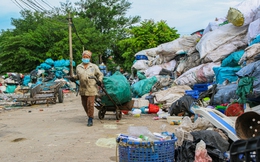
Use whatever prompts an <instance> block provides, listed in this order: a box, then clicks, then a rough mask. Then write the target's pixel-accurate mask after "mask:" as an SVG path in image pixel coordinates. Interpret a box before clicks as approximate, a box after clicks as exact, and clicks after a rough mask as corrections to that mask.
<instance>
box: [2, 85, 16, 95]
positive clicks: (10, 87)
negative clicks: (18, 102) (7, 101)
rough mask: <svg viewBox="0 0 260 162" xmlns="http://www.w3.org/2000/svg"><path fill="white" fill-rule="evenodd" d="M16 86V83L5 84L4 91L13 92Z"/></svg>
mask: <svg viewBox="0 0 260 162" xmlns="http://www.w3.org/2000/svg"><path fill="white" fill-rule="evenodd" d="M16 87H17V86H16V85H7V87H6V90H5V92H6V93H14V91H15V89H16Z"/></svg>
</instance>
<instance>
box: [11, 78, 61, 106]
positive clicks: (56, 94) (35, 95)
mask: <svg viewBox="0 0 260 162" xmlns="http://www.w3.org/2000/svg"><path fill="white" fill-rule="evenodd" d="M62 85H63V84H62V82H43V83H41V84H38V85H36V86H34V87H33V88H30V89H29V92H30V93H29V96H26V95H24V96H23V97H18V98H14V99H15V100H16V102H25V103H26V104H28V103H31V104H32V105H33V104H36V102H37V101H46V102H47V105H48V104H49V103H53V104H56V101H57V99H58V101H59V103H62V102H63V99H64V94H63V91H62V88H61V87H62Z"/></svg>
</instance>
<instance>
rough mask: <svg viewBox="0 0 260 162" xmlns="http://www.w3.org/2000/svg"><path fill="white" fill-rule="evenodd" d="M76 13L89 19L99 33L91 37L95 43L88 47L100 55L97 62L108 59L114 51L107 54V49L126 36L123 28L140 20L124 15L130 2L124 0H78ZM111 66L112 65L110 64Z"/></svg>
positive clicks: (111, 48) (112, 48)
mask: <svg viewBox="0 0 260 162" xmlns="http://www.w3.org/2000/svg"><path fill="white" fill-rule="evenodd" d="M76 5H77V6H78V9H77V15H78V16H79V17H82V18H86V19H88V20H89V21H91V22H92V23H93V25H94V27H95V29H96V30H98V31H99V32H100V34H99V35H95V36H93V37H92V40H91V41H94V42H95V45H94V44H93V45H92V46H88V49H90V50H91V51H93V52H94V53H97V54H98V55H99V56H101V57H100V60H99V63H100V62H104V63H106V64H109V63H110V62H109V61H108V60H109V58H110V57H111V56H113V55H114V52H112V53H111V54H109V55H108V54H107V50H108V49H110V50H112V51H115V49H114V47H115V44H116V43H117V42H118V41H119V40H122V39H124V38H125V37H126V32H125V29H127V28H129V27H130V26H131V25H132V24H135V23H138V22H139V21H140V17H139V16H134V17H126V12H127V10H128V9H130V7H131V3H129V2H128V1H126V0H80V2H78V3H76ZM111 66H112V65H111Z"/></svg>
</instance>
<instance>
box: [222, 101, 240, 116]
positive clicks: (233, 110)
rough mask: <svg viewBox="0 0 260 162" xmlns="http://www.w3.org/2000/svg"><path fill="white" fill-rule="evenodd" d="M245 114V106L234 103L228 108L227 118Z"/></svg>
mask: <svg viewBox="0 0 260 162" xmlns="http://www.w3.org/2000/svg"><path fill="white" fill-rule="evenodd" d="M243 113H244V108H243V104H239V103H233V104H231V105H229V106H228V107H227V108H226V111H225V115H226V116H239V115H242V114H243Z"/></svg>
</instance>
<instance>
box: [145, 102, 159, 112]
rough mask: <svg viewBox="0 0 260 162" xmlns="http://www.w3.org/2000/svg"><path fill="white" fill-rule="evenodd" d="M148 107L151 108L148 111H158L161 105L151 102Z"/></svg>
mask: <svg viewBox="0 0 260 162" xmlns="http://www.w3.org/2000/svg"><path fill="white" fill-rule="evenodd" d="M148 109H149V111H148V112H149V113H157V112H158V111H159V110H160V107H159V106H158V105H155V104H149V106H148Z"/></svg>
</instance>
